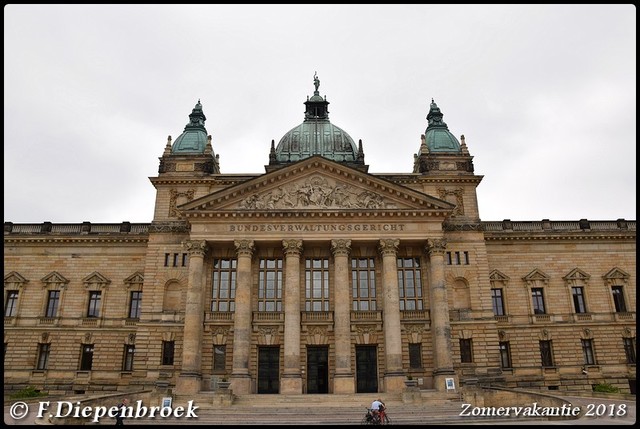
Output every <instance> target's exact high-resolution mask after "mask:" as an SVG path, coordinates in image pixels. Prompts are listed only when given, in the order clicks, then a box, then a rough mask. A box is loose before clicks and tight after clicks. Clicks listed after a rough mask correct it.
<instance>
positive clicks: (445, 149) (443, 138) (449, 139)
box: [413, 99, 473, 174]
mask: <svg viewBox="0 0 640 429" xmlns="http://www.w3.org/2000/svg"><path fill="white" fill-rule="evenodd" d="M443 116H444V115H443V114H442V112H441V111H440V108H439V107H438V105H437V104H436V103H435V101H433V99H431V105H430V107H429V114H428V115H427V121H428V125H427V129H426V131H425V133H424V134H423V135H421V136H420V137H421V143H420V150H419V151H418V153H417V154H415V155H414V163H413V172H414V173H422V174H427V173H429V172H434V173H445V174H446V173H457V174H459V173H461V172H466V173H473V161H472V159H473V157H472V156H470V155H469V150H468V149H467V145H466V144H465V142H464V136H460V140H461V141H462V143H460V142H459V141H458V139H457V138H456V137H455V136H454V135H453V134H451V132H449V127H448V126H447V124H446V123H445V122H444V121H443V120H442V117H443Z"/></svg>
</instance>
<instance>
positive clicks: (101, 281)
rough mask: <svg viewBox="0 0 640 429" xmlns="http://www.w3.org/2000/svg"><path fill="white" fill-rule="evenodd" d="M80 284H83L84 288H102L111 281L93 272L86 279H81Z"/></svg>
mask: <svg viewBox="0 0 640 429" xmlns="http://www.w3.org/2000/svg"><path fill="white" fill-rule="evenodd" d="M82 282H83V283H84V285H85V286H90V285H99V286H104V285H108V284H109V283H111V280H109V279H108V278H106V277H105V276H103V275H102V274H100V273H99V272H97V271H94V272H93V273H91V274H89V275H88V276H87V277H85V278H83V279H82Z"/></svg>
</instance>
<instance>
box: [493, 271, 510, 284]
mask: <svg viewBox="0 0 640 429" xmlns="http://www.w3.org/2000/svg"><path fill="white" fill-rule="evenodd" d="M489 280H493V281H496V282H508V281H509V280H510V279H509V276H507V275H506V274H504V273H502V272H500V271H498V270H493V271H491V273H489Z"/></svg>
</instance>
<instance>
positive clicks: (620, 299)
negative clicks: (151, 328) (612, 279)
mask: <svg viewBox="0 0 640 429" xmlns="http://www.w3.org/2000/svg"><path fill="white" fill-rule="evenodd" d="M611 293H613V305H614V306H615V308H616V313H626V312H627V305H626V304H625V302H624V294H623V291H622V286H612V287H611Z"/></svg>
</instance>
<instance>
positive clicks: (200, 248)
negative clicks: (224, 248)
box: [182, 240, 207, 257]
mask: <svg viewBox="0 0 640 429" xmlns="http://www.w3.org/2000/svg"><path fill="white" fill-rule="evenodd" d="M182 247H184V248H185V249H186V251H187V252H189V256H203V257H204V254H205V253H207V241H206V240H185V241H183V242H182Z"/></svg>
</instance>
